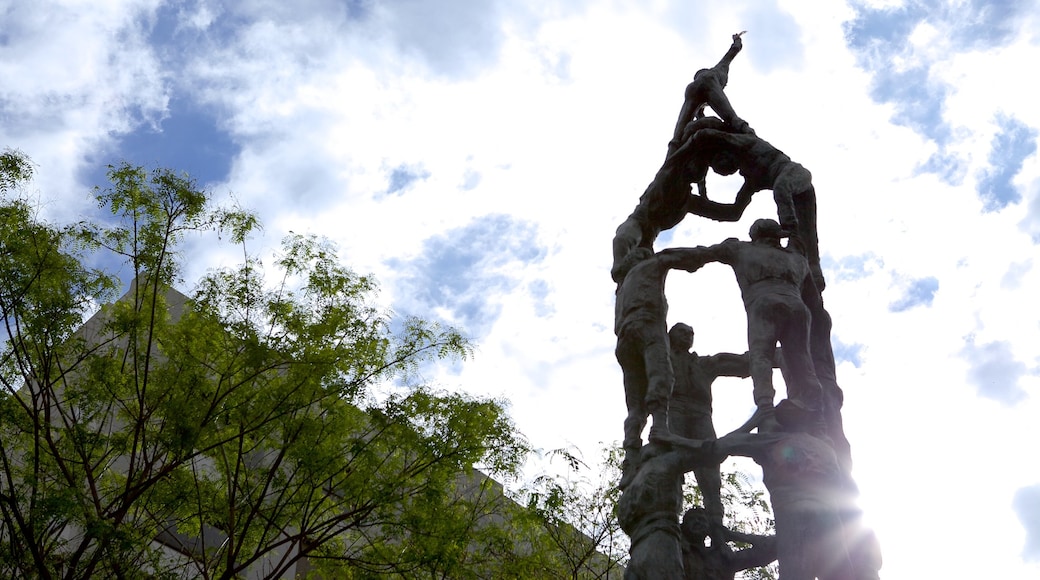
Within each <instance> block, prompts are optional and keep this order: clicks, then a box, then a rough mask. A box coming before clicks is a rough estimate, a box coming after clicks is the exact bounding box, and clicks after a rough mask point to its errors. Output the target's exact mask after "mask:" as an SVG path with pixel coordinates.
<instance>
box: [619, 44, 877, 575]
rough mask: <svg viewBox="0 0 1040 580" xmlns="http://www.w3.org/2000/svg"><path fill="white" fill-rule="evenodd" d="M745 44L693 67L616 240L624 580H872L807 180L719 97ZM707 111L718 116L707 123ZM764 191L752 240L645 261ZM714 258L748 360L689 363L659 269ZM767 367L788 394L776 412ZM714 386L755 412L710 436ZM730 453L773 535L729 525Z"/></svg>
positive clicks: (693, 358) (689, 341)
mask: <svg viewBox="0 0 1040 580" xmlns="http://www.w3.org/2000/svg"><path fill="white" fill-rule="evenodd" d="M743 34H744V33H743V32H741V33H738V34H734V35H733V37H732V38H733V43H732V44H731V46H730V48H729V50H728V51H727V52H726V54H725V56H723V58H722V60H720V61H719V63H718V64H716V65H715V66H714V67H712V68H710V69H702V70H700V71H698V72H697V74H696V75H695V76H694V79H693V82H691V83H690V84H689V86H687V88H686V93H685V100H684V103H683V106H682V109H681V111H680V113H679V119H678V121H677V123H676V126H675V130H674V131H673V136H672V139H671V140H670V141H669V143H668V148H667V156H666V158H665V160H664V163H663V164H662V166H661V169H660V170H659V171H658V172H657V175H655V176H654V179H653V180H652V181H651V183H650V185H649V186H648V187H647V189H646V191H645V192H644V193H643V195H642V196H641V197H640V198H639V203H638V204H637V205H636V208H635V210H634V211H633V212H632V214H631V215H630V216H629V217H628V218H626V220H625V221H624V222H623V223H622V224H621V225H620V226H619V227H618V229H617V233H616V235H615V237H614V240H613V257H614V261H613V265H612V267H611V272H610V273H611V277H612V279H613V280H614V281H615V282H616V283H617V291H616V299H615V320H614V331H615V334H616V335H617V348H616V351H615V352H616V355H617V360H618V363H619V364H620V366H621V369H622V375H623V382H624V388H625V401H626V404H627V406H628V415H627V417H626V419H625V422H624V443H623V445H624V449H625V459H624V462H623V464H622V477H621V481H620V482H619V487H620V488H621V492H622V493H621V497H620V499H619V500H618V506H617V513H618V519H619V521H620V523H621V527H622V529H623V530H624V531H625V532H626V533H627V534H628V535H629V537H630V539H631V548H630V556H631V558H630V562H629V565H628V568H627V570H626V574H625V577H626V578H628V579H633V580H634V579H665V580H668V579H676V580H682V579H690V580H693V579H704V580H718V579H722V578H725V579H727V580H730V579H732V578H733V577H734V575H735V574H736V573H738V572H740V571H741V570H744V569H747V568H750V567H757V566H762V565H766V564H769V563H771V562H772V561H774V560H775V561H777V562H778V567H779V571H780V580H813V579H817V578H818V579H820V580H876V579H877V578H878V577H879V576H878V570H879V569H880V567H881V555H880V549H879V548H878V545H877V541H876V539H875V538H874V535H873V534H872V533H871V532H870V531H869V530H867V529H866V528H865V527H864V526H863V525H862V523H861V518H860V512H859V510H858V508H857V507H856V502H855V499H856V494H857V488H856V485H855V483H854V482H853V480H852V474H851V466H852V456H851V452H850V446H849V443H848V440H847V439H846V438H845V434H844V430H843V427H842V421H841V405H842V400H843V397H842V392H841V388H840V387H838V384H837V377H836V372H835V362H834V354H833V352H832V350H831V344H830V333H831V318H830V315H829V314H828V313H827V310H826V309H825V308H824V304H823V294H822V293H823V291H824V288H825V287H826V282H825V280H824V277H823V271H822V268H821V267H820V251H819V240H818V238H817V233H816V192H815V189H814V188H813V184H812V175H811V174H810V173H809V171H808V170H807V169H806V168H805V167H802V166H801V165H799V164H798V163H795V162H794V161H792V160H791V158H790V157H788V156H787V155H785V154H784V153H783V152H781V151H780V150H779V149H777V148H776V147H774V146H773V145H771V144H770V143H768V142H767V141H765V140H764V139H762V138H761V137H760V136H759V135H757V134H756V133H755V131H754V130H752V129H751V127H750V125H749V124H748V122H747V121H745V120H744V119H742V118H740V117H739V116H737V114H736V112H735V111H734V109H733V106H732V105H731V104H730V102H729V99H728V98H727V97H726V95H725V93H724V92H723V89H724V88H725V87H726V83H727V81H728V79H729V66H730V64H731V62H732V61H733V59H734V57H735V56H736V55H737V54H738V53H739V52H740V50H741V48H742V47H743V43H742V35H743ZM708 107H710V108H711V110H712V111H713V112H715V114H716V115H718V117H713V116H708V115H706V113H705V110H706V108H708ZM709 170H710V171H712V172H715V173H717V174H720V175H732V174H736V173H739V175H740V176H741V177H742V178H743V179H744V183H743V185H742V187H741V188H740V190H739V191H738V192H737V194H736V197H735V199H734V201H733V203H720V202H717V201H713V200H710V199H709V198H708V192H707V184H706V180H707V176H708V174H709ZM694 184H696V186H697V193H696V194H695V193H693V191H692V188H693V185H694ZM767 189H768V190H771V191H772V192H773V198H774V200H775V201H776V206H777V216H776V217H777V218H778V220H776V219H773V217H771V216H769V217H767V216H762V217H760V218H759V219H757V220H756V221H755V222H754V224H753V225H752V226H751V229H750V231H749V232H748V236H749V238H750V240H749V241H745V240H739V239H737V238H729V239H727V240H724V241H722V242H721V243H714V244H705V245H701V246H698V247H694V248H666V249H663V250H660V251H659V252H656V253H655V252H654V249H653V244H654V241H655V240H656V238H657V236H658V235H659V234H660V233H661V232H662V231H664V230H667V229H670V228H673V227H675V226H677V225H678V224H679V223H680V222H681V221H682V220H683V219H685V218H686V216H687V214H694V215H697V216H700V217H705V218H709V219H713V220H716V221H725V222H735V221H738V220H740V219H741V218H742V217H743V214H744V211H745V209H746V208H747V207H748V205H749V203H750V201H751V196H752V195H753V194H754V193H756V192H758V191H762V190H767ZM785 238H786V239H787V244H786V245H784V244H783V240H784V239H785ZM710 262H719V263H723V264H726V265H728V266H730V267H731V268H732V270H733V274H734V276H735V277H736V281H737V286H738V287H739V289H740V293H741V298H742V299H743V303H744V307H745V310H746V312H747V337H748V349H747V352H745V353H744V354H731V353H720V354H717V355H711V356H699V355H697V354H696V353H695V352H690V349H691V348H692V345H693V336H694V334H693V329H692V327H690V326H689V325H687V324H683V323H678V324H676V325H674V326H673V327H672V329H671V330H670V331H666V328H667V314H668V300H667V298H666V297H665V279H666V277H667V276H668V274H669V272H670V271H671V270H676V269H679V270H685V271H687V272H691V273H692V272H696V271H697V270H698V269H700V268H701V267H702V266H704V265H705V264H707V263H710ZM734 323H738V322H737V321H734ZM778 344H779V346H778ZM776 366H779V368H780V370H781V373H782V375H783V377H784V383H785V384H786V387H787V397H786V398H785V399H783V400H781V401H779V402H776V401H775V391H774V388H773V368H774V367H776ZM719 376H734V377H743V378H746V377H750V378H751V382H752V387H751V396H752V400H753V401H754V403H755V412H754V414H753V415H752V416H751V417H750V418H749V419H748V420H747V421H746V422H745V423H744V424H743V425H742V426H741V427H739V428H738V429H736V430H735V431H733V432H732V433H729V434H728V435H725V436H723V437H721V438H719V437H717V436H716V433H715V428H714V425H713V422H712V394H711V385H712V382H713V381H714V380H715V378H716V377H719ZM648 418H649V419H650V420H651V421H652V422H651V428H650V431H649V434H648V437H647V441H646V443H645V444H644V442H643V440H642V433H643V431H644V429H645V427H646V424H647V420H648ZM731 455H742V456H746V457H750V458H752V459H753V460H754V461H755V462H756V463H757V464H758V465H759V466H761V468H762V481H763V483H764V484H765V486H766V491H767V492H768V494H769V500H770V503H771V505H772V509H773V514H774V518H775V523H776V531H775V535H774V536H752V535H749V534H741V533H738V532H736V531H734V530H731V529H729V528H728V527H727V526H726V521H725V516H726V514H724V510H723V505H722V501H721V498H720V495H719V494H720V491H719V490H720V476H719V464H720V463H721V462H722V461H723V460H724V459H725V458H726V457H728V456H731ZM688 472H692V473H693V474H694V476H695V477H696V479H697V482H698V485H699V486H700V488H701V492H702V497H703V502H704V506H703V507H701V506H694V507H693V508H690V509H688V510H686V513H685V515H684V517H683V519H682V522H681V524H680V511H681V510H682V508H683V506H682V487H683V481H684V475H685V473H688ZM732 542H739V543H740V546H737V545H731V543H732Z"/></svg>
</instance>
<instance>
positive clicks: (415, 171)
mask: <svg viewBox="0 0 1040 580" xmlns="http://www.w3.org/2000/svg"><path fill="white" fill-rule="evenodd" d="M428 177H430V172H429V171H427V170H426V169H425V168H423V167H422V166H421V165H419V166H415V167H412V166H408V165H405V164H403V163H402V164H401V165H398V166H397V167H395V168H393V170H391V171H390V185H389V186H388V187H387V189H386V195H401V194H403V193H404V191H405V190H406V189H408V188H409V187H411V186H412V185H414V184H415V183H416V182H418V181H422V180H424V179H427V178H428Z"/></svg>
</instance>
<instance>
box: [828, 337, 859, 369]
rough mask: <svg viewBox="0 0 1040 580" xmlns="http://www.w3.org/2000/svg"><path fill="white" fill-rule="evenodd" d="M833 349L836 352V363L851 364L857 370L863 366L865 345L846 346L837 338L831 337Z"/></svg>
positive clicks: (853, 344)
mask: <svg viewBox="0 0 1040 580" xmlns="http://www.w3.org/2000/svg"><path fill="white" fill-rule="evenodd" d="M831 349H832V350H833V351H834V362H835V363H837V364H841V363H842V362H850V363H852V366H854V367H856V368H857V369H858V368H859V367H860V365H861V364H863V359H862V354H863V345H862V344H859V343H855V342H854V343H852V344H845V343H844V342H842V341H841V340H840V339H838V337H837V336H833V335H832V336H831Z"/></svg>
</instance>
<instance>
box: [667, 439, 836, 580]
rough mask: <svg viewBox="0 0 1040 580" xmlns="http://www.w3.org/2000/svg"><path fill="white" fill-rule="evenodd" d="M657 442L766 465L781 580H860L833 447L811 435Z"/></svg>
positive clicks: (764, 478) (764, 480)
mask: <svg viewBox="0 0 1040 580" xmlns="http://www.w3.org/2000/svg"><path fill="white" fill-rule="evenodd" d="M653 441H654V442H660V443H667V444H671V445H673V446H674V447H676V448H687V449H690V450H692V451H701V452H710V453H712V454H718V455H722V456H729V455H741V456H745V457H750V458H752V459H754V460H755V462H756V463H758V464H759V465H761V466H762V482H763V483H764V484H765V486H766V490H767V491H768V492H769V501H770V504H771V505H772V508H773V519H774V521H775V523H776V550H777V559H778V560H779V564H780V580H814V579H816V578H819V579H820V580H855V578H856V574H854V572H853V566H852V563H851V561H850V559H849V552H848V548H847V546H846V541H845V540H846V531H845V527H844V523H843V521H842V514H843V513H845V512H846V511H848V510H849V509H850V506H849V503H848V502H849V500H850V496H849V494H848V493H847V486H846V485H845V474H844V473H843V472H842V470H841V468H840V467H839V466H838V459H837V456H836V455H835V453H834V450H833V449H831V447H830V445H829V444H828V443H827V442H826V441H825V440H823V439H820V438H817V437H814V436H812V435H810V434H808V433H801V432H796V433H790V432H771V433H731V434H729V435H726V436H725V437H723V438H721V439H719V440H717V441H714V442H705V441H691V440H688V439H683V438H680V437H677V436H675V435H666V436H664V437H658V436H657V435H656V434H655V435H654V439H653Z"/></svg>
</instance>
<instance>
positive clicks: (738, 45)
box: [713, 30, 747, 68]
mask: <svg viewBox="0 0 1040 580" xmlns="http://www.w3.org/2000/svg"><path fill="white" fill-rule="evenodd" d="M745 32H747V30H741V31H740V32H738V33H736V34H734V35H733V44H731V45H729V50H727V51H726V54H724V55H722V60H720V61H719V63H718V64H717V65H715V66H714V67H713V68H722V67H726V68H729V63H731V62H733V58H734V57H736V56H737V53H739V52H740V50H741V49H742V48H744V41H743V40H741V38H740V37H741V36H744V33H745Z"/></svg>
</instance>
